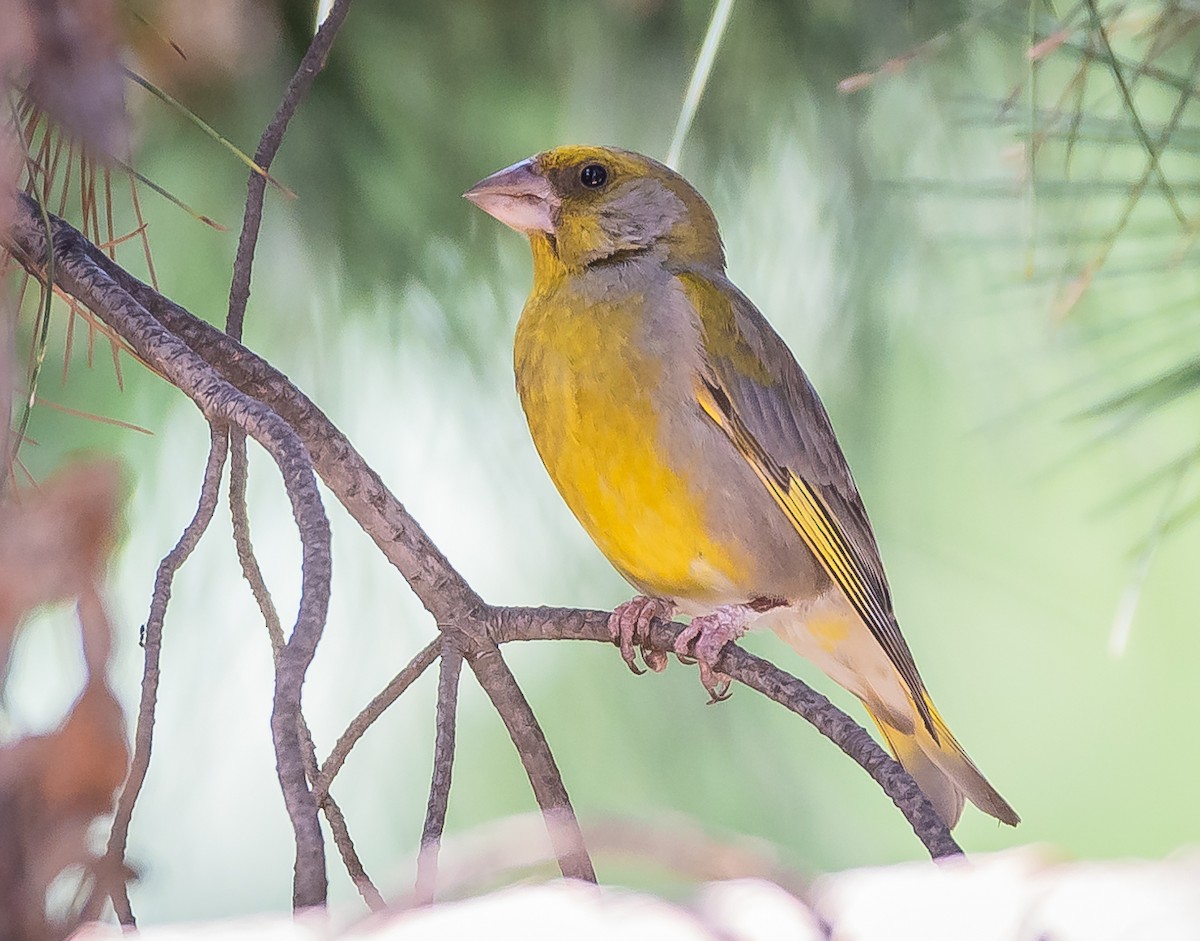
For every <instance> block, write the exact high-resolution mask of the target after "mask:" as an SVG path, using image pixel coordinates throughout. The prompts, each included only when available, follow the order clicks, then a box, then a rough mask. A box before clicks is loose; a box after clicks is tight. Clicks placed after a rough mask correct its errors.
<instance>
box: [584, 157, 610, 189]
mask: <svg viewBox="0 0 1200 941" xmlns="http://www.w3.org/2000/svg"><path fill="white" fill-rule="evenodd" d="M579 182H580V183H582V184H583V185H584V186H586V187H589V188H590V189H596V187H598V186H603V185H604V184H605V183H607V182H608V171H607V170H605V169H604V167H602V166H600V164H598V163H589V164H588V165H587V166H586V167H584V168H583V169H582V170H580V171H579Z"/></svg>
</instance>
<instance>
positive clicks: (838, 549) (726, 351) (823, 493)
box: [678, 271, 938, 741]
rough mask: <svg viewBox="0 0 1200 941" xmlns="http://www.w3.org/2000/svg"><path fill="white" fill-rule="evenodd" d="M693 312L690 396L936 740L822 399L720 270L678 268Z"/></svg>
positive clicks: (863, 514)
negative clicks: (695, 333)
mask: <svg viewBox="0 0 1200 941" xmlns="http://www.w3.org/2000/svg"><path fill="white" fill-rule="evenodd" d="M678 277H679V279H680V282H681V284H683V287H684V290H685V292H686V293H687V295H688V297H689V299H690V300H691V301H692V304H693V308H694V309H695V310H696V311H697V314H698V317H699V320H700V325H701V335H702V338H703V339H702V342H703V344H704V354H705V355H704V360H705V363H706V364H707V366H706V370H705V371H706V373H707V375H702V376H700V377H698V380H699V381H698V383H697V399H698V402H699V404H700V406H701V408H702V409H703V410H704V412H705V413H706V414H707V415H708V416H709V418H710V419H712V420H713V421H714V422H715V423H716V424H717V425H718V427H720V428H721V429H722V431H724V432H725V433H726V434H727V435H728V436H729V438H730V440H731V441H732V442H733V444H734V446H735V447H736V448H737V450H738V452H739V453H740V454H741V455H742V457H743V458H744V459H745V460H746V461H747V463H748V464H750V466H751V468H752V469H753V470H754V472H755V474H756V475H757V476H758V478H759V480H760V481H761V482H762V484H763V486H764V487H766V488H767V490H768V491H769V492H770V493H771V495H772V497H774V499H775V502H776V503H777V504H778V505H779V507H780V509H781V510H782V511H783V512H784V513H785V514H786V515H787V516H788V517H789V519H790V520H791V522H792V524H793V525H794V526H795V528H796V530H797V532H798V533H799V534H800V536H801V537H802V539H803V540H804V542H805V544H806V545H807V546H808V548H809V549H810V550H811V551H812V553H813V555H814V556H816V558H817V561H818V562H819V563H820V564H821V566H822V567H823V568H824V569H825V571H826V572H827V573H828V575H829V576H830V578H831V580H832V581H833V582H834V583H835V584H836V585H838V586H839V587H840V588H841V589H842V591H843V592H844V593H845V595H846V597H847V599H848V600H849V601H850V603H851V605H852V606H853V607H854V609H855V610H856V611H857V612H858V614H859V616H860V617H861V618H862V619H863V621H864V623H865V624H866V625H867V627H868V629H870V631H871V633H872V635H873V636H874V637H875V639H876V640H877V641H878V642H879V644H880V646H882V647H883V649H884V651H885V652H886V653H887V655H888V657H889V659H890V660H891V661H892V663H893V664H894V665H895V667H896V669H897V671H899V673H900V675H901V677H902V678H903V679H904V681H905V684H906V685H907V686H908V687H909V690H910V692H911V693H912V696H913V701H914V703H915V705H916V707H917V709H918V711H919V712H920V713H921V717H922V719H923V720H924V722H925V725H926V727H927V728H928V729H929V731H930V734H932V735H933V737H934V740H935V741H936V740H937V737H938V736H937V733H936V732H935V731H934V723H933V720H932V716H931V715H930V713H929V709H928V704H927V695H926V694H925V687H924V684H923V683H922V681H921V677H920V674H919V673H918V672H917V667H916V663H915V662H914V661H913V657H912V653H911V652H910V651H909V649H908V644H907V643H906V642H905V640H904V637H903V635H901V633H900V627H899V625H898V624H897V623H896V618H895V615H894V613H893V611H892V599H891V594H890V592H889V590H888V585H887V578H886V576H885V575H884V571H883V562H882V561H881V560H880V558H879V549H878V547H877V546H876V543H875V536H874V534H873V533H872V531H871V524H870V521H869V520H868V519H867V511H866V508H865V507H864V506H863V503H862V498H861V497H860V496H859V494H858V488H857V487H856V486H855V485H854V478H853V477H852V476H851V474H850V468H849V467H848V466H847V464H846V459H845V457H844V456H843V455H842V449H841V447H840V446H839V445H838V442H837V437H836V436H835V435H834V432H833V426H832V425H831V424H830V422H829V416H828V414H827V413H826V411H825V406H824V405H822V404H821V400H820V398H818V396H817V393H816V390H815V389H813V387H812V384H811V383H810V382H809V381H808V377H807V376H805V375H804V372H803V370H801V368H800V366H799V364H798V363H797V362H796V359H795V357H794V356H792V353H791V351H790V350H789V349H788V348H787V345H786V344H785V343H784V342H783V340H782V339H780V337H779V335H778V334H777V333H776V332H775V331H774V330H773V329H772V328H771V325H770V324H769V323H767V321H766V319H765V318H764V317H763V316H762V314H760V313H759V312H758V310H757V308H755V306H754V305H753V304H752V303H751V302H750V301H749V299H748V298H746V297H745V295H743V294H742V293H741V292H740V291H738V289H737V288H736V287H734V286H733V285H732V284H731V283H730V282H729V281H728V280H727V279H725V278H724V276H722V275H714V274H711V273H707V272H705V273H701V272H696V271H689V272H683V273H681V274H679V275H678Z"/></svg>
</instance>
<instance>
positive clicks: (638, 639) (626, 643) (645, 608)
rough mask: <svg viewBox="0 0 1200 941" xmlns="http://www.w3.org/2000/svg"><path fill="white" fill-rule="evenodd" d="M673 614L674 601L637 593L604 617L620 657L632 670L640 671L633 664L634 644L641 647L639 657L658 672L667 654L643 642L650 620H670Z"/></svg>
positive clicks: (634, 657) (663, 664) (646, 635)
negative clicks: (649, 647)
mask: <svg viewBox="0 0 1200 941" xmlns="http://www.w3.org/2000/svg"><path fill="white" fill-rule="evenodd" d="M674 614H675V603H674V602H673V601H668V600H667V599H665V598H647V597H646V596H645V595H638V596H637V597H636V598H632V599H630V600H629V601H626V602H625V603H624V604H620V605H617V607H616V610H614V611H613V613H612V614H610V615H609V617H608V632H609V633H610V634H611V635H612V639H613V643H615V644H616V645H617V646H618V647H620V648H621V658H622V659H623V660H624V661H625V663H626V664H628V666H629V669H631V670H632V671H633V672H634V673H643V672H645V671H643V670H642V668H641V667H639V666H638V665H637V655H636V653H635V652H634V648H635V647H641V649H642V659H643V660H644V661H645V662H646V666H648V667H649V668H650V669H651V670H653V671H654V672H655V673H660V672H662V671H663V670H664V669H666V666H667V655H666V654H665V653H662V652H661V651H658V650H648V649H647V648H646V646H645V644H646V641H647V640H648V639H649V636H650V622H651V621H653V620H654V619H655V618H662V619H663V620H670V619H671V618H672V617H673V616H674Z"/></svg>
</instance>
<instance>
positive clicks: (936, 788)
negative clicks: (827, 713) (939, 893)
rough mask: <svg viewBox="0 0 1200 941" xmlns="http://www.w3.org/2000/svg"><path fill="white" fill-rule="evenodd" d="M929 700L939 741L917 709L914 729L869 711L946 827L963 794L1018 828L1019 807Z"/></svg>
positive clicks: (955, 815)
mask: <svg viewBox="0 0 1200 941" xmlns="http://www.w3.org/2000/svg"><path fill="white" fill-rule="evenodd" d="M925 702H926V704H927V705H928V706H929V714H930V715H931V716H932V717H933V728H934V731H935V732H937V740H936V741H935V740H934V738H933V736H932V735H930V734H929V730H928V729H927V728H926V727H925V724H924V723H923V722H922V721H921V719H920V717H918V716H917V715H916V714H915V713H916V710H915V709H914V716H913V719H914V721H913V728H912V731H911V732H904V731H901V730H900V729H897V728H896V727H895V726H893V725H891V724H889V723H888V721H887V719H886V718H885V716H881V715H879V714H877V713H876V711H874V710H872V709H871V707H870V705H869V704H866V705H867V712H869V713H870V715H871V718H872V719H874V720H875V724H876V725H877V726H878V727H879V731H880V732H881V733H883V737H884V738H885V739H887V743H888V747H889V748H891V750H892V754H893V755H895V756H896V760H897V761H898V762H900V764H902V765H903V766H904V770H905V771H907V772H908V773H909V774H911V775H912V776H913V779H914V780H915V781H916V782H917V785H918V786H919V787H920V788H921V790H922V791H923V792H924V793H925V796H926V797H928V798H929V801H930V803H932V804H933V806H934V809H935V810H937V812H938V814H939V815H940V816H941V818H942V819H943V820H944V821H946V825H947V826H949V827H953V826H954V825H955V824H956V823H958V818H959V816H960V815H961V814H962V809H963V798H964V797H965V798H966V799H968V800H970V802H971V803H972V804H974V805H975V806H976V807H978V808H979V809H980V810H982V811H983V812H984V813H985V814H991V815H992V816H993V817H995V818H996V819H997V820H999V821H1000V822H1001V823H1007V824H1008V825H1009V826H1012V827H1015V826H1016V825H1017V824H1018V823H1020V822H1021V818H1020V817H1018V816H1017V812H1016V811H1015V810H1013V809H1012V807H1011V806H1009V803H1008V801H1006V800H1005V799H1004V798H1003V797H1001V796H1000V794H999V793H998V792H997V791H996V789H995V788H994V787H992V786H991V785H990V784H989V783H988V781H987V778H985V777H984V776H983V773H982V772H981V771H980V770H979V769H978V768H976V767H975V763H974V762H973V761H971V759H970V758H968V757H967V753H966V752H965V751H963V749H962V746H961V745H959V744H958V742H957V741H955V739H954V736H953V735H951V734H950V730H949V729H948V728H946V723H945V722H943V721H942V717H941V716H939V715H938V713H937V710H936V709H934V708H933V703H932V702H930V700H929V697H928V696H926V698H925ZM885 715H886V714H885Z"/></svg>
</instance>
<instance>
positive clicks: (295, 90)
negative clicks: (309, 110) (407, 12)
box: [225, 0, 350, 339]
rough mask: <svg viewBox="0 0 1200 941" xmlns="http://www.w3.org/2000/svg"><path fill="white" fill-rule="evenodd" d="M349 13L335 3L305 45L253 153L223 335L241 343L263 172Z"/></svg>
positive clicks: (344, 3) (344, 4)
mask: <svg viewBox="0 0 1200 941" xmlns="http://www.w3.org/2000/svg"><path fill="white" fill-rule="evenodd" d="M349 12H350V0H335V2H334V4H333V6H332V7H330V9H329V13H328V14H326V16H325V20H324V21H323V22H322V23H321V26H320V28H318V29H317V32H316V35H314V36H313V40H312V42H311V43H309V45H308V51H307V52H306V53H305V54H304V58H303V59H301V60H300V65H299V66H298V67H297V69H296V72H295V74H293V75H292V80H291V81H290V82H288V87H287V90H286V91H285V92H284V94H283V101H281V102H280V104H279V108H278V109H277V110H276V112H275V117H273V118H272V119H271V123H270V124H268V125H267V127H266V130H264V131H263V134H262V137H261V138H260V139H259V142H258V149H257V150H256V151H254V162H255V163H256V164H258V165H259V166H260V167H261V168H262V170H263V172H262V173H257V172H254V171H251V173H250V179H249V180H248V181H247V183H246V211H245V214H244V215H243V216H242V233H241V235H240V236H239V237H238V249H237V257H236V258H235V259H234V262H233V282H232V283H231V284H230V286H229V313H228V315H227V316H226V318H225V332H226V333H228V334H229V335H230V336H231V337H235V338H237V339H241V336H242V321H243V319H244V318H245V315H246V304H247V303H248V302H249V300H250V275H251V269H252V268H253V267H254V248H255V246H256V245H257V244H258V232H259V228H260V227H261V225H262V213H263V197H264V196H265V195H266V190H267V179H266V171H267V170H269V169H270V168H271V163H272V161H274V159H275V155H276V154H277V153H278V152H279V148H280V147H281V146H282V145H283V135H284V134H286V133H287V127H288V124H289V123H290V122H291V120H292V115H294V114H295V113H296V109H297V108H298V107H299V106H300V102H301V101H303V100H304V96H305V95H307V94H308V90H309V89H310V88H311V87H312V84H313V82H314V81H315V80H316V77H317V74H318V73H319V72H320V71H321V69H323V68H325V61H326V59H327V58H328V57H329V50H330V49H331V48H332V47H333V40H334V37H336V36H337V31H338V30H339V29H340V28H341V25H342V21H343V20H345V19H346V14H347V13H349Z"/></svg>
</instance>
